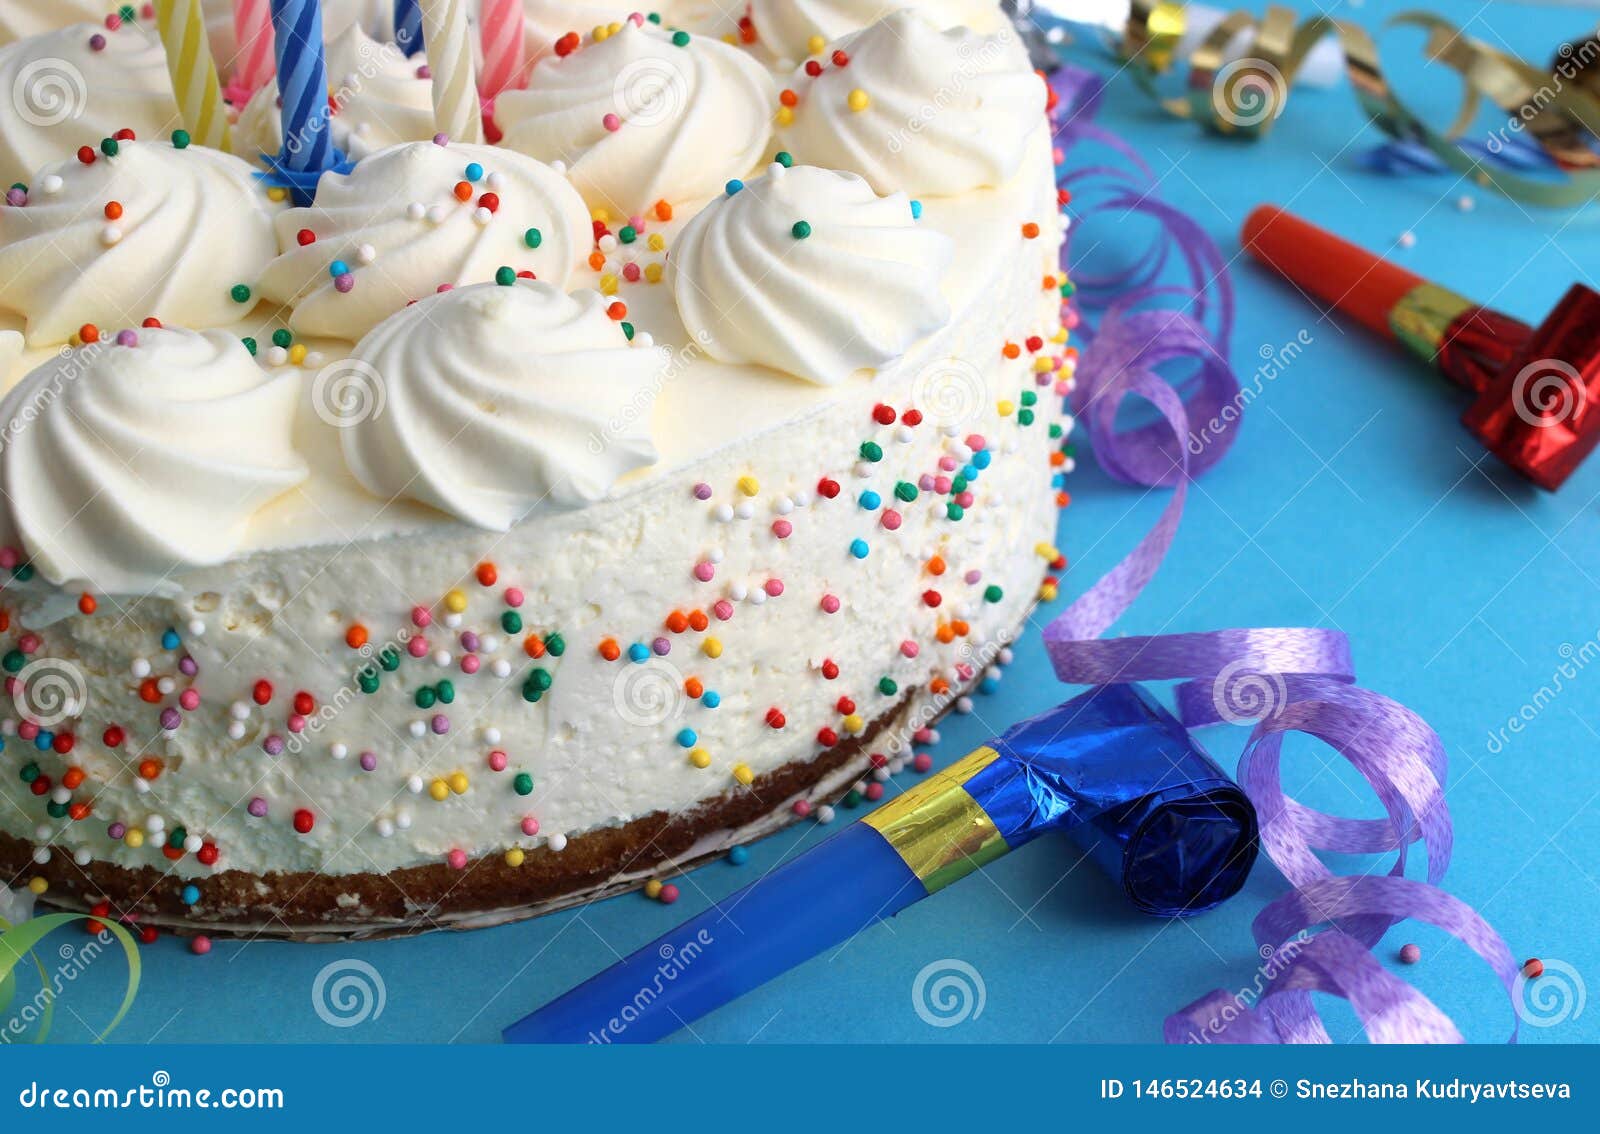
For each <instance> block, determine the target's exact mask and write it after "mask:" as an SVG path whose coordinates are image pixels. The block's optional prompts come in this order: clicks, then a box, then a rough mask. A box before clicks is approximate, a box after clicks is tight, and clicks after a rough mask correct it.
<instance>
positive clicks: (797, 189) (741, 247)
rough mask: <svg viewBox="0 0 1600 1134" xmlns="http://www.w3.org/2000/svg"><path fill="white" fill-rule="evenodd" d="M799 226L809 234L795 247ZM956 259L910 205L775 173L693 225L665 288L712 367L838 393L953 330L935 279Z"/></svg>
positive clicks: (860, 186)
mask: <svg viewBox="0 0 1600 1134" xmlns="http://www.w3.org/2000/svg"><path fill="white" fill-rule="evenodd" d="M797 223H804V224H806V225H809V226H810V232H809V234H808V235H806V236H804V237H803V238H802V237H797V235H796V233H795V228H794V226H795V225H796V224H797ZM950 253H951V245H950V240H949V238H948V237H946V236H944V235H943V234H942V233H939V232H935V231H933V230H931V229H926V228H922V227H919V226H918V225H917V223H916V221H915V220H914V219H913V217H912V212H911V202H910V200H909V199H908V198H907V197H906V196H905V194H903V193H896V194H893V195H891V196H888V197H879V196H877V195H876V194H875V193H873V191H872V187H871V186H870V185H868V184H867V183H866V182H865V181H863V180H862V179H861V178H859V177H857V176H856V175H854V174H850V173H838V172H835V171H833V170H826V169H817V168H815V167H812V166H796V167H795V168H793V169H785V168H784V167H783V166H781V165H777V164H776V163H774V164H773V165H772V167H771V168H770V169H769V171H768V173H767V175H766V176H765V177H763V178H760V179H759V180H756V181H752V182H751V183H749V184H748V185H746V186H745V187H744V188H743V189H740V190H739V191H738V192H737V193H734V194H732V195H731V196H727V197H725V198H723V199H722V200H720V201H715V202H713V203H712V204H710V205H708V206H707V207H706V208H705V210H704V211H702V212H701V213H700V214H699V215H697V216H696V217H695V218H694V219H693V220H692V221H690V222H689V224H688V225H687V226H686V227H685V228H684V230H683V233H682V235H680V236H679V237H678V240H677V243H676V244H674V245H673V247H672V256H671V258H670V259H669V260H668V261H667V279H668V280H669V282H670V283H671V285H672V293H673V297H674V298H675V299H676V300H677V303H678V314H679V316H680V317H681V318H682V319H683V323H684V326H685V327H687V328H688V330H689V332H690V334H691V335H693V336H694V337H695V338H697V339H699V340H700V341H701V342H702V343H703V344H704V346H705V349H706V352H707V353H708V354H710V355H711V357H713V358H716V359H719V360H721V361H723V362H753V363H758V364H760V365H763V366H770V367H772V368H773V369H775V370H782V371H785V372H787V373H789V374H794V375H797V376H799V377H801V378H806V379H809V380H810V381H812V382H815V383H817V384H818V385H823V386H832V385H835V384H837V383H839V382H843V381H844V380H845V379H846V378H848V377H849V376H850V375H851V373H852V372H854V371H856V370H858V369H860V368H862V367H878V366H882V365H883V364H884V363H886V362H889V361H891V360H892V359H894V358H896V357H897V356H899V355H900V354H902V353H903V352H904V351H905V349H906V348H907V347H909V346H910V345H911V344H912V343H914V342H915V341H916V340H917V339H919V338H921V337H922V336H924V335H926V334H929V333H930V332H932V331H936V330H938V329H939V328H940V327H942V326H943V325H944V324H945V323H946V321H948V319H949V318H950V308H949V305H948V304H947V303H946V302H945V299H944V297H943V295H942V294H941V293H940V290H939V280H940V277H941V276H942V275H943V273H944V269H945V267H946V266H947V265H948V264H949V262H950Z"/></svg>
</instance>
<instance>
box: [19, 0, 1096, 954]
mask: <svg viewBox="0 0 1600 1134" xmlns="http://www.w3.org/2000/svg"><path fill="white" fill-rule="evenodd" d="M82 7H84V5H81V4H65V5H56V4H51V5H43V4H36V5H22V6H20V7H19V10H18V13H15V14H14V15H16V16H17V18H16V19H11V20H9V22H5V21H0V29H3V34H0V38H6V37H15V38H14V42H11V43H9V44H8V45H6V46H3V47H0V81H3V82H5V83H7V84H17V85H18V86H17V89H18V90H19V92H21V93H20V94H19V99H18V106H17V107H10V106H8V107H6V108H4V109H3V110H0V162H3V163H4V165H5V168H4V169H0V174H3V175H4V180H5V182H6V183H12V182H15V184H14V185H12V188H11V189H10V190H9V192H8V194H7V196H6V198H5V203H4V205H3V207H0V328H4V329H0V373H5V374H6V375H7V388H8V389H9V393H8V394H7V395H6V397H5V401H4V403H3V405H0V428H3V431H4V432H3V435H0V577H3V580H4V588H3V591H0V664H3V669H4V674H5V691H6V693H5V697H4V698H3V701H0V704H3V705H4V706H5V708H4V713H5V719H3V721H0V726H3V732H4V735H3V743H4V747H3V751H0V870H3V872H4V874H3V877H4V878H5V880H6V881H7V882H8V883H10V884H13V885H21V884H23V883H24V882H27V881H30V880H32V881H34V885H35V888H36V889H37V890H43V891H45V894H46V900H49V901H52V902H55V903H57V904H61V905H64V906H69V907H75V908H85V909H90V910H93V911H95V912H96V915H97V916H102V917H125V918H134V919H137V920H138V921H139V923H140V924H141V925H149V926H155V925H163V926H173V927H176V928H179V929H181V930H183V931H186V932H207V933H213V932H241V933H250V934H266V935H272V936H283V937H292V938H303V939H304V938H317V937H324V936H356V935H377V934H386V933H400V932H411V931H416V930H422V929H429V928H436V927H448V926H470V925H483V924H492V923H495V922H498V921H504V920H509V919H512V918H516V917H522V916H527V915H529V914H532V913H538V912H543V911H545V910H548V909H553V908H557V907H559V906H561V905H565V904H569V903H573V902H577V901H584V900H588V899H591V898H593V897H596V896H599V895H602V894H606V893H611V892H614V891H618V890H621V889H624V888H628V887H633V886H638V885H641V884H643V883H644V882H645V881H647V880H649V879H651V878H658V877H659V876H660V875H662V874H664V873H667V872H670V871H672V870H675V869H677V868H680V867H682V866H684V865H686V864H688V863H691V862H694V861H697V860H699V859H702V858H704V857H706V856H708V855H712V854H717V853H720V852H722V851H724V850H726V849H727V848H729V847H731V846H734V845H737V844H738V843H740V842H743V841H746V840H748V839H749V838H751V837H753V836H756V835H759V834H762V833H764V832H767V831H770V830H772V829H775V828H776V827H777V826H779V825H781V824H783V823H785V822H789V821H792V820H794V819H797V818H800V817H804V816H808V815H809V816H811V817H813V818H823V819H826V818H828V817H829V816H830V814H831V810H832V809H831V807H830V806H829V804H830V803H833V802H836V801H837V800H838V799H839V798H840V797H841V796H843V795H844V794H845V793H847V792H854V793H860V794H864V795H866V796H867V797H869V798H876V797H877V796H878V795H879V794H881V792H882V790H883V788H882V782H883V781H884V780H885V779H887V778H888V777H889V776H891V775H893V774H895V773H898V772H899V771H900V770H901V769H902V768H910V767H911V766H912V765H913V762H914V761H913V745H914V744H916V743H919V742H926V741H928V740H929V739H930V738H931V727H932V725H933V723H934V721H935V720H937V718H938V717H939V716H940V714H942V713H943V712H945V711H947V710H949V709H950V708H952V707H954V706H957V705H959V704H960V703H961V700H962V698H964V697H965V696H966V695H967V694H968V693H969V692H970V691H971V690H972V689H973V688H974V687H975V686H977V685H979V684H981V683H983V682H985V681H986V680H988V681H992V680H994V679H995V677H996V676H997V669H996V667H998V666H999V665H1001V664H1003V663H1004V661H1005V660H1006V659H1007V657H1008V653H1009V651H1008V643H1009V642H1011V641H1012V639H1013V637H1014V635H1015V633H1016V632H1017V630H1018V628H1019V627H1020V626H1021V625H1022V624H1023V623H1024V622H1025V621H1026V619H1027V617H1028V615H1029V612H1030V610H1031V608H1032V605H1033V604H1034V602H1035V601H1037V600H1038V598H1039V597H1040V595H1041V589H1043V591H1044V593H1045V595H1046V597H1049V595H1050V594H1051V593H1053V588H1054V580H1053V578H1052V574H1053V572H1056V571H1058V570H1059V569H1060V568H1061V567H1062V566H1063V565H1064V561H1063V560H1062V559H1061V557H1060V553H1059V552H1058V551H1057V549H1056V548H1055V546H1054V532H1055V527H1056V513H1057V509H1058V507H1060V505H1061V504H1063V503H1064V502H1065V494H1064V493H1063V492H1062V487H1061V476H1062V474H1063V472H1064V471H1065V470H1066V469H1067V468H1070V455H1069V450H1068V444H1069V441H1068V435H1069V433H1070V430H1071V420H1070V418H1069V417H1068V416H1067V415H1066V413H1065V412H1064V410H1063V408H1062V396H1061V395H1062V394H1063V393H1064V392H1065V391H1066V390H1067V388H1068V387H1069V386H1070V382H1071V373H1072V368H1073V356H1074V354H1075V351H1073V349H1072V348H1071V347H1070V346H1069V345H1068V341H1067V340H1068V336H1067V331H1066V330H1065V329H1064V327H1063V325H1062V313H1061V302H1062V300H1061V296H1062V294H1063V292H1064V291H1065V290H1066V288H1067V284H1066V281H1065V279H1064V278H1063V277H1062V276H1061V275H1060V274H1059V269H1058V267H1057V256H1058V250H1059V245H1060V241H1061V238H1062V235H1063V223H1064V222H1063V219H1062V217H1061V215H1060V206H1059V203H1058V197H1057V190H1056V187H1055V181H1054V162H1053V156H1052V147H1051V134H1050V128H1049V124H1048V121H1047V118H1046V115H1045V104H1046V99H1047V91H1046V88H1045V85H1044V83H1043V81H1042V80H1041V79H1040V78H1039V76H1038V75H1036V74H1035V73H1034V72H1033V71H1032V70H1031V69H1030V67H1029V64H1028V61H1027V56H1026V52H1025V51H1024V50H1023V48H1022V46H1021V44H1020V43H1019V41H1018V39H1017V37H1016V36H1015V34H1014V33H1012V32H1011V31H1010V30H1009V29H1008V26H1007V24H1006V23H1005V20H1004V18H1003V16H1002V15H1001V13H1000V12H999V9H998V6H997V4H995V3H993V2H992V0H985V2H979V0H972V2H970V3H959V4H958V3H950V2H942V3H925V4H908V5H907V6H906V7H907V9H908V10H903V11H898V12H894V13H891V14H888V15H886V16H883V18H881V19H880V18H879V16H880V15H882V8H881V6H880V5H879V4H877V3H873V2H868V0H809V2H806V3H797V4H796V3H778V2H777V0H755V2H754V3H753V4H752V5H751V6H750V10H749V12H748V13H746V14H744V15H742V16H740V17H738V18H737V19H736V20H735V19H731V18H725V17H723V16H722V15H721V13H720V11H719V10H717V9H716V8H715V7H714V6H712V5H699V4H695V3H682V4H676V5H672V6H671V7H670V8H669V9H668V10H666V11H664V12H662V13H661V14H660V15H651V16H648V17H646V16H641V15H638V14H631V15H630V14H629V13H628V11H627V10H626V9H625V8H618V7H616V6H615V5H612V4H609V3H601V2H599V0H582V2H580V0H564V2H562V3H557V4H543V3H538V2H536V0H528V3H527V6H526V7H527V12H528V19H527V21H526V29H527V30H526V36H527V41H526V43H525V44H523V46H522V49H521V51H522V54H523V58H524V59H525V60H526V61H527V62H526V65H525V66H524V67H523V69H522V72H521V73H520V74H519V75H517V76H515V81H513V82H511V83H509V84H508V85H507V86H506V87H504V88H503V89H502V90H501V91H500V92H499V93H498V97H497V99H496V100H495V102H494V105H493V114H492V118H491V119H490V122H489V124H488V127H487V130H486V131H485V133H486V136H487V137H493V138H496V139H498V141H497V144H489V143H488V142H486V141H476V140H470V139H471V138H473V137H474V135H475V134H476V133H477V132H478V131H477V129H476V127H477V125H478V124H477V122H476V121H472V122H470V123H469V126H470V127H472V128H469V129H464V130H457V131H455V132H451V131H445V130H442V129H439V128H436V127H439V126H440V123H441V120H442V119H443V118H444V116H445V114H446V110H445V108H444V104H445V102H446V101H447V92H446V90H445V89H444V87H445V84H454V83H456V81H457V80H458V79H459V78H460V76H459V75H457V74H453V73H452V72H451V67H453V66H456V65H458V64H461V61H462V59H463V58H464V59H465V60H466V63H465V64H461V65H466V66H469V65H470V62H471V60H472V58H473V56H474V55H475V54H483V55H484V57H485V58H487V57H488V53H487V52H478V51H476V50H474V51H464V52H457V53H455V54H453V55H450V56H449V57H448V58H447V56H446V52H445V50H444V48H445V47H448V46H449V44H443V46H441V49H440V50H439V51H428V52H427V54H426V55H422V54H413V55H410V56H407V55H405V54H404V53H403V52H400V51H399V49H397V48H396V45H395V44H394V43H393V42H392V41H391V40H390V39H388V38H387V37H389V36H392V35H393V34H394V33H393V27H394V23H393V17H392V11H391V10H390V9H391V6H389V5H367V6H366V7H367V8H373V9H378V8H381V9H383V12H382V20H380V21H376V22H375V21H374V20H373V19H369V18H368V17H369V16H371V14H372V13H370V12H365V11H361V10H358V9H361V8H362V7H363V6H361V5H356V4H341V3H336V2H334V0H329V2H328V3H326V5H325V7H326V8H327V9H328V12H329V16H328V19H327V22H326V25H325V28H324V32H325V36H326V39H327V43H326V47H325V52H324V54H325V55H326V58H327V59H328V61H329V71H328V75H329V84H330V86H331V88H333V94H332V101H331V106H332V111H333V113H332V115H331V118H327V117H324V123H325V125H326V127H327V128H328V133H329V135H330V136H331V140H332V142H333V144H334V145H336V146H337V147H338V148H339V149H340V150H342V151H344V156H345V157H346V158H348V159H351V160H349V161H346V162H345V163H344V164H342V165H340V166H338V167H337V168H330V169H329V170H328V171H327V172H324V173H322V175H321V178H320V181H317V182H315V199H314V201H313V202H311V203H309V204H304V205H296V204H295V203H294V201H293V200H292V197H293V195H294V192H295V191H296V190H295V189H294V187H293V186H292V185H290V186H286V185H285V184H284V183H283V182H282V181H281V180H280V179H279V178H278V177H277V176H276V175H275V174H274V172H273V171H274V170H275V169H277V168H278V166H277V165H275V164H274V163H273V162H272V161H270V160H264V155H265V158H268V159H270V158H273V157H275V156H276V154H275V151H276V150H277V149H278V148H279V147H281V146H282V145H283V138H284V137H285V136H286V135H287V136H291V137H296V138H298V137H299V135H298V134H297V133H296V131H297V130H299V129H300V126H301V124H300V123H298V122H296V120H294V119H293V118H292V117H291V115H292V114H293V113H294V109H293V107H292V106H285V105H284V104H287V103H291V102H292V101H293V100H290V99H286V98H280V97H278V96H277V95H276V94H275V93H273V92H272V91H271V86H272V80H271V79H270V78H269V79H268V80H267V82H268V88H267V89H263V90H257V91H255V92H253V93H251V92H248V91H246V92H243V93H242V94H239V95H230V98H236V104H235V105H234V106H233V107H232V108H231V110H230V114H229V117H230V119H231V127H230V130H229V133H228V136H227V139H228V140H227V144H228V145H229V146H231V148H232V149H233V150H234V151H235V152H233V153H229V152H226V151H225V150H223V149H222V148H213V147H209V146H206V145H202V144H201V142H200V140H199V133H200V132H199V131H197V130H191V129H189V128H187V127H186V126H185V123H187V122H188V121H189V119H190V117H191V116H192V115H193V114H194V113H195V112H194V110H193V108H192V107H191V106H188V105H185V106H183V107H181V108H180V105H179V104H180V102H185V101H186V100H185V99H180V98H178V97H177V96H175V94H174V89H175V88H174V87H173V85H172V82H171V80H170V78H168V70H167V64H166V62H165V57H164V55H163V51H162V41H161V39H160V38H158V37H157V36H156V33H155V30H154V25H153V24H152V22H151V21H150V20H149V19H148V18H147V14H146V13H142V12H139V11H136V10H132V9H125V10H123V11H122V12H120V13H116V14H113V15H111V16H109V17H107V18H104V19H101V18H99V17H98V16H97V17H95V18H94V19H93V21H92V22H84V23H73V24H69V25H68V26H66V27H50V26H41V25H44V24H46V23H48V22H49V21H48V16H49V13H53V12H56V11H57V10H58V9H59V10H60V11H61V12H62V13H63V19H67V18H72V17H74V16H81V15H83V13H81V12H78V11H77V9H78V8H82ZM88 7H90V8H96V7H97V6H96V5H89V6H88ZM445 7H455V8H459V7H460V5H459V4H457V5H445ZM205 8H206V11H207V12H208V13H209V12H211V11H212V8H213V6H212V5H210V4H209V3H208V4H207V5H206V6H205ZM22 9H26V10H27V13H28V14H31V21H30V20H24V19H21V15H22V14H23V12H22ZM347 9H348V11H347ZM333 13H338V17H337V18H335V16H334V15H333ZM574 13H577V14H576V15H574ZM347 16H348V18H346V17H347ZM197 18H198V17H197ZM563 20H570V21H572V24H571V25H569V27H570V26H576V27H579V28H582V27H589V28H591V29H592V30H587V31H575V30H566V31H560V32H558V31H556V30H555V29H556V28H557V27H560V26H562V24H561V23H560V22H558V21H563ZM578 20H586V21H587V23H577V21H578ZM485 28H487V20H486V23H485ZM974 29H976V30H974ZM474 34H476V33H474ZM441 42H442V41H441ZM213 50H215V51H217V52H218V58H217V64H218V67H219V69H220V71H221V73H222V79H223V85H224V86H225V87H227V86H230V85H231V84H230V81H229V75H230V70H231V64H232V60H233V58H234V56H233V53H232V48H231V45H230V47H229V48H227V49H224V48H219V47H216V46H215V45H214V47H213ZM225 50H226V51H227V53H226V54H224V53H222V52H224V51H225ZM424 60H426V62H423V61H424ZM41 61H52V63H51V66H54V65H55V64H61V65H62V66H63V67H65V68H67V70H66V71H63V72H61V73H62V74H65V75H66V76H67V85H66V86H65V87H58V88H54V91H53V93H52V90H47V89H43V88H37V89H36V88H30V87H28V82H29V81H30V80H29V79H28V76H32V77H33V79H34V80H37V78H38V77H39V76H40V75H41V74H43V73H44V71H45V70H48V68H43V69H42V68H41V67H40V66H39V64H40V63H41ZM279 70H280V71H282V70H283V68H282V66H281V65H280V68H279ZM341 71H346V72H355V74H353V75H350V76H341V74H339V72H341ZM347 78H348V79H349V80H350V81H345V80H346V79H347ZM79 84H81V85H79ZM24 88H27V89H24ZM469 93H471V92H470V88H469ZM34 96H37V98H38V99H42V100H43V101H37V100H36V101H34V102H32V103H29V102H27V101H26V100H27V98H28V97H34ZM58 97H65V98H67V99H69V100H70V105H68V106H65V107H63V106H62V105H61V104H59V103H56V102H53V101H51V100H52V99H53V98H58ZM476 109H477V108H476V100H475V99H474V106H473V113H474V115H475V114H476ZM274 111H277V112H278V114H277V115H274V113H273V112H274ZM447 135H448V136H447ZM463 135H465V137H466V138H467V139H469V140H462V137H463ZM285 152H287V148H285ZM915 763H916V765H917V766H918V768H919V769H920V768H922V767H925V762H924V761H915ZM853 798H854V796H852V799H853Z"/></svg>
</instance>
